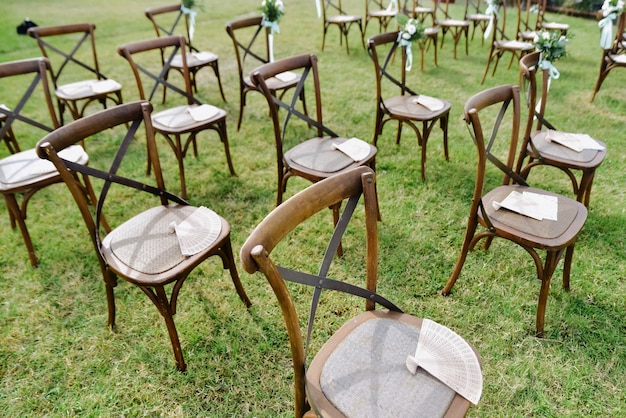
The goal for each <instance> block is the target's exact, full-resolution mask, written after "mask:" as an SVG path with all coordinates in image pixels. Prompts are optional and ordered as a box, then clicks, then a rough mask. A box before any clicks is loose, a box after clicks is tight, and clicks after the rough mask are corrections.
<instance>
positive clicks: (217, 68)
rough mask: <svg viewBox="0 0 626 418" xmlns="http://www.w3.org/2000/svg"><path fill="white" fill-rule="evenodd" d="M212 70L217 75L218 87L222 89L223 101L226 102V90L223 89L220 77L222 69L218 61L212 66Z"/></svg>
mask: <svg viewBox="0 0 626 418" xmlns="http://www.w3.org/2000/svg"><path fill="white" fill-rule="evenodd" d="M211 68H213V72H214V73H215V77H216V78H217V85H218V86H219V88H220V94H221V95H222V100H224V101H225V102H226V96H224V88H223V87H222V78H221V77H220V67H219V64H218V63H217V61H215V63H214V64H212V65H211Z"/></svg>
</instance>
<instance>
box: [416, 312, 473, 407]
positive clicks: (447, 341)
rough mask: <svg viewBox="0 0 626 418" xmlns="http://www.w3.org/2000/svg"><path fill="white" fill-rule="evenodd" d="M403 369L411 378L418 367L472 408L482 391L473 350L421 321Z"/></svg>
mask: <svg viewBox="0 0 626 418" xmlns="http://www.w3.org/2000/svg"><path fill="white" fill-rule="evenodd" d="M406 366H407V368H408V369H409V371H410V372H411V373H413V374H415V372H416V371H417V367H418V366H419V367H421V368H423V369H424V370H426V371H427V372H428V373H430V374H431V375H433V376H434V377H436V378H437V379H439V380H441V382H443V383H444V384H446V385H447V386H448V387H450V388H451V389H453V390H454V391H455V392H457V393H458V394H460V395H461V396H463V397H464V398H465V399H467V400H468V401H470V402H472V403H473V404H474V405H476V404H477V403H478V400H479V399H480V396H481V394H482V391H483V374H482V371H481V368H480V363H479V361H478V358H477V357H476V353H474V350H472V347H470V345H469V344H468V343H467V341H465V340H464V339H463V338H461V336H459V335H458V334H457V333H455V332H454V331H452V330H450V329H449V328H447V327H445V326H443V325H440V324H438V323H436V322H434V321H431V320H429V319H424V320H423V323H422V329H421V330H420V335H419V339H418V341H417V349H416V350H415V356H414V357H413V356H408V357H407V359H406Z"/></svg>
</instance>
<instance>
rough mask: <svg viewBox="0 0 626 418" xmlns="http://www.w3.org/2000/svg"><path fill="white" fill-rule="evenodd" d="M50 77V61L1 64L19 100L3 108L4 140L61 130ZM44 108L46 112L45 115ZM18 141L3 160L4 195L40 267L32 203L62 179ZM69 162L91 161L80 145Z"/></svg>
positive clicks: (2, 78)
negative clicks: (32, 232) (30, 225)
mask: <svg viewBox="0 0 626 418" xmlns="http://www.w3.org/2000/svg"><path fill="white" fill-rule="evenodd" d="M48 77H50V78H51V69H50V61H49V60H48V59H47V58H43V57H42V58H31V59H26V60H20V61H11V62H5V63H0V82H1V83H3V84H5V83H6V84H10V85H11V91H15V92H16V96H17V97H9V96H7V97H5V98H4V99H3V100H7V101H6V102H5V106H3V107H0V115H2V116H3V119H4V121H3V124H2V127H1V128H0V138H5V137H6V135H7V133H8V132H11V135H13V136H14V133H17V134H18V137H20V138H21V137H24V136H25V135H24V134H25V133H27V132H28V133H30V132H38V133H41V134H42V135H43V134H45V133H48V132H52V131H53V130H54V129H57V128H58V127H59V121H58V118H57V115H56V111H55V108H54V103H53V99H52V94H51V92H50V86H49V79H48ZM22 85H24V88H23V90H22V91H23V93H21V96H19V95H18V94H17V92H18V91H19V90H18V87H17V86H22ZM8 100H12V101H11V102H9V101H8ZM42 106H43V108H44V109H46V111H43V109H42ZM33 109H38V110H39V111H40V112H43V113H42V114H45V113H47V118H48V119H47V120H45V118H43V119H42V118H40V116H35V115H37V114H38V113H36V112H33ZM13 128H15V129H13ZM14 139H15V141H16V142H15V144H16V149H15V151H16V152H15V153H13V154H11V155H9V156H7V157H4V158H2V159H0V193H2V196H3V197H4V200H5V202H6V204H7V208H8V211H9V217H10V220H11V227H12V228H13V229H15V227H16V226H18V227H19V229H20V232H21V234H22V239H23V240H24V244H25V245H26V249H27V250H28V257H29V260H30V264H31V265H32V266H33V267H36V266H37V265H38V260H37V255H36V254H35V248H34V246H33V242H32V240H31V237H30V233H29V232H28V228H27V226H26V218H27V209H28V203H29V202H30V199H31V198H32V197H33V195H34V194H35V193H36V192H37V191H39V190H41V189H43V188H44V187H47V186H49V185H51V184H55V183H59V182H60V181H61V177H60V176H59V173H58V172H57V171H56V168H55V167H54V166H53V165H52V164H50V163H49V162H46V161H41V160H40V159H39V157H37V154H36V150H35V149H34V148H30V149H27V150H25V151H20V148H19V146H18V145H17V139H16V138H15V136H14ZM66 158H70V159H73V160H74V161H76V162H77V163H79V164H86V163H87V160H88V156H87V154H86V153H85V151H84V150H83V148H82V147H81V146H80V145H77V146H76V147H73V148H71V149H68V150H67V151H66ZM20 198H21V202H19V200H20Z"/></svg>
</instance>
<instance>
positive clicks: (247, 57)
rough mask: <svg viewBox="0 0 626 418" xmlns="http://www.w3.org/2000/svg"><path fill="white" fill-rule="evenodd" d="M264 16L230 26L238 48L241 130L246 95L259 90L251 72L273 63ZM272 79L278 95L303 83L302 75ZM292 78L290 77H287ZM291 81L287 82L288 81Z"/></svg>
mask: <svg viewBox="0 0 626 418" xmlns="http://www.w3.org/2000/svg"><path fill="white" fill-rule="evenodd" d="M262 20H263V17H262V16H257V17H250V18H243V19H238V20H232V21H230V22H228V23H226V33H228V36H230V38H231V39H232V41H233V46H234V47H235V58H237V69H238V71H239V119H238V120H237V130H239V128H240V127H241V119H242V117H243V108H244V106H245V105H246V96H247V95H248V93H249V92H252V91H258V90H257V88H256V87H255V86H254V84H253V83H252V81H251V80H250V76H249V74H250V71H252V70H253V69H254V68H255V67H258V66H259V65H262V64H267V63H268V62H270V57H269V40H268V35H269V28H267V27H264V26H261V21H262ZM279 77H281V78H283V80H281V79H279V78H274V79H272V80H268V83H269V85H270V88H271V89H272V90H274V91H276V92H281V93H282V92H283V91H285V90H288V89H290V88H293V87H295V86H296V85H297V84H298V80H300V75H298V74H295V77H293V78H291V75H289V74H288V75H286V76H285V77H283V76H279ZM286 77H289V78H286ZM284 80H287V81H284ZM300 99H301V101H302V104H303V106H304V109H305V113H306V102H305V98H304V90H302V97H301V98H300Z"/></svg>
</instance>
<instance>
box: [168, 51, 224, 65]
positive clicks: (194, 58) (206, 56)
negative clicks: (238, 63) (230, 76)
mask: <svg viewBox="0 0 626 418" xmlns="http://www.w3.org/2000/svg"><path fill="white" fill-rule="evenodd" d="M217 59H218V57H217V55H215V54H214V53H212V52H207V51H200V52H188V53H187V66H189V67H201V66H203V65H207V64H210V63H212V62H215V61H217ZM171 65H172V67H174V68H183V57H182V56H181V55H180V54H178V55H176V56H174V58H173V59H172V63H171Z"/></svg>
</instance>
